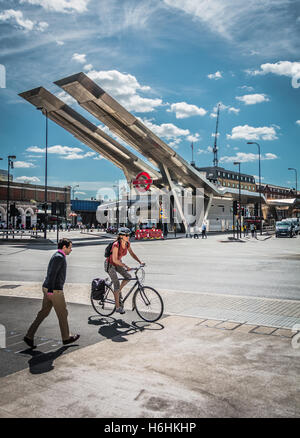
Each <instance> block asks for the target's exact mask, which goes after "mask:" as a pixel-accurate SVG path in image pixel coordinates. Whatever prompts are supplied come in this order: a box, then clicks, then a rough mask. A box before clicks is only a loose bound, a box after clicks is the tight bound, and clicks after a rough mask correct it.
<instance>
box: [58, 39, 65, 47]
mask: <svg viewBox="0 0 300 438" xmlns="http://www.w3.org/2000/svg"><path fill="white" fill-rule="evenodd" d="M56 44H57V45H58V46H63V45H64V44H65V43H64V42H63V41H59V40H57V41H56Z"/></svg>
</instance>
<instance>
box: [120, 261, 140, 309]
mask: <svg viewBox="0 0 300 438" xmlns="http://www.w3.org/2000/svg"><path fill="white" fill-rule="evenodd" d="M138 270H139V268H137V269H135V271H136V273H137V271H138ZM118 280H119V281H123V280H126V281H135V283H134V285H133V286H132V288H131V289H130V291H129V292H127V294H126V295H125V297H124V298H122V302H123V303H125V301H126V300H127V298H128V297H129V295H131V294H132V292H133V291H134V293H135V292H137V291H138V290H139V289H140V288H141V286H142V285H141V283H140V280H139V278H138V276H136V277H134V278H129V279H127V278H124V277H118ZM133 296H134V295H133ZM132 304H133V307H132V310H135V306H134V303H133V301H132Z"/></svg>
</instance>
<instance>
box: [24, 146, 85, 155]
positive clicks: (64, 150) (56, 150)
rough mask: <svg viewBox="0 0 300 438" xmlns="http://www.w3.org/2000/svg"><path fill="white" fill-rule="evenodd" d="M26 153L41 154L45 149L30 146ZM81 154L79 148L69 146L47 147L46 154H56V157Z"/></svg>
mask: <svg viewBox="0 0 300 438" xmlns="http://www.w3.org/2000/svg"><path fill="white" fill-rule="evenodd" d="M26 151H28V152H36V153H41V152H45V151H46V149H45V148H39V147H38V146H30V147H29V148H27V149H26ZM80 152H82V149H80V148H71V147H70V146H61V145H55V146H50V147H48V154H58V155H69V154H73V153H80Z"/></svg>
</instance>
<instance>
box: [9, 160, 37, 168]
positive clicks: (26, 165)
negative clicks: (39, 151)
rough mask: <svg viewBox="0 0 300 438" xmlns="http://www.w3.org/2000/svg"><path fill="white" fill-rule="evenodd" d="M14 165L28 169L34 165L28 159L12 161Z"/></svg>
mask: <svg viewBox="0 0 300 438" xmlns="http://www.w3.org/2000/svg"><path fill="white" fill-rule="evenodd" d="M14 167H15V168H16V169H29V168H31V167H36V166H35V165H34V164H33V163H30V162H28V161H14Z"/></svg>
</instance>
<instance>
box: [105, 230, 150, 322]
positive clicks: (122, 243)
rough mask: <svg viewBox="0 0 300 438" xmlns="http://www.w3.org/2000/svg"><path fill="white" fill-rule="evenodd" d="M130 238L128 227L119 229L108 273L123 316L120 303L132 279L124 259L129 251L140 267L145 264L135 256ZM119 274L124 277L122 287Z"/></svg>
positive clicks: (118, 309) (119, 310)
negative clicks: (123, 291) (124, 290)
mask: <svg viewBox="0 0 300 438" xmlns="http://www.w3.org/2000/svg"><path fill="white" fill-rule="evenodd" d="M129 237H130V230H129V228H126V227H121V228H119V230H118V238H117V240H116V241H115V242H114V244H113V246H112V251H111V255H110V257H109V258H108V265H109V267H108V271H107V272H108V274H109V276H110V278H111V279H112V282H113V285H114V296H115V303H116V312H118V313H121V314H123V313H125V310H124V308H123V306H122V303H120V296H121V290H122V289H123V287H124V286H125V285H126V284H127V283H128V281H129V280H130V279H131V275H130V274H129V272H128V271H129V270H130V268H129V267H128V266H127V265H125V263H123V262H122V257H125V256H126V254H127V251H128V252H129V254H130V255H131V257H132V258H134V259H135V260H136V261H137V262H138V263H139V264H140V265H144V263H142V262H141V261H140V259H139V258H138V256H137V255H135V253H134V252H133V251H132V249H131V247H130V243H129ZM117 273H119V274H121V275H122V277H124V280H122V283H121V285H120V281H119V279H118V274H117Z"/></svg>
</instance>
